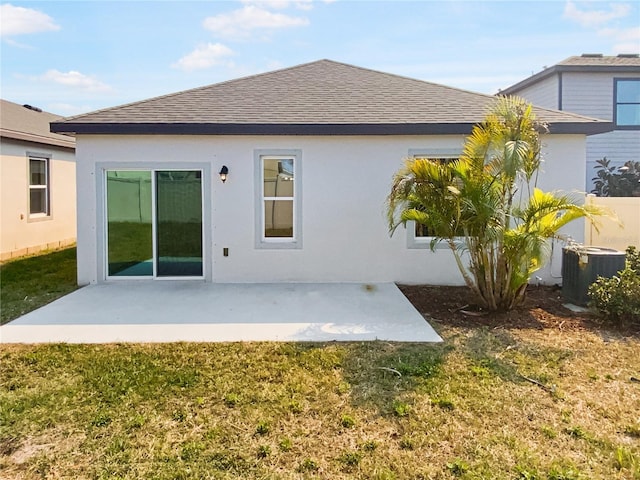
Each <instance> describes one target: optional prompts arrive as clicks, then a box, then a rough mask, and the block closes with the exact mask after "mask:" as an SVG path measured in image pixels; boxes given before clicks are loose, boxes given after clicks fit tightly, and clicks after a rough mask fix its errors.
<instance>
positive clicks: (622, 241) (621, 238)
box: [584, 195, 640, 251]
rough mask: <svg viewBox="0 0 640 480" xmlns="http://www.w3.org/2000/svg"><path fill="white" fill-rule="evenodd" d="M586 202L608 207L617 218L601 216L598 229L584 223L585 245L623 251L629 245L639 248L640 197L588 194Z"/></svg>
mask: <svg viewBox="0 0 640 480" xmlns="http://www.w3.org/2000/svg"><path fill="white" fill-rule="evenodd" d="M587 202H589V203H591V204H593V205H598V206H601V207H604V208H607V209H609V210H610V211H611V212H613V213H614V214H615V215H616V216H617V220H618V221H619V223H618V221H615V220H613V219H608V218H603V219H602V221H601V225H600V226H599V228H598V230H599V231H596V229H595V228H594V227H593V226H592V225H586V229H585V241H584V242H585V245H593V246H597V247H607V248H615V249H616V250H620V251H624V250H625V249H626V248H627V247H628V246H629V245H635V246H636V247H637V248H640V198H635V197H596V196H594V195H589V196H588V197H587Z"/></svg>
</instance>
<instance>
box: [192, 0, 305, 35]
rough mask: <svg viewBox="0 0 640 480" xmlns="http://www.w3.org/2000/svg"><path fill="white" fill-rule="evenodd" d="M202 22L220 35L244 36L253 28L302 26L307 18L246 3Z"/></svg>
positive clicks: (270, 28) (273, 28)
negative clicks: (274, 11)
mask: <svg viewBox="0 0 640 480" xmlns="http://www.w3.org/2000/svg"><path fill="white" fill-rule="evenodd" d="M203 24H204V27H205V28H206V29H207V30H211V31H212V32H213V33H215V34H216V35H218V36H220V37H225V38H246V37H248V36H249V35H251V33H252V32H253V31H255V30H259V31H263V32H265V31H269V30H276V29H279V28H289V27H302V26H305V25H308V24H309V20H307V19H306V18H303V17H292V16H289V15H285V14H283V13H273V12H269V11H267V10H264V9H262V8H260V7H256V6H254V5H247V6H245V7H243V8H241V9H240V10H234V11H233V12H229V13H221V14H220V15H215V16H213V17H207V18H205V20H204V23H203Z"/></svg>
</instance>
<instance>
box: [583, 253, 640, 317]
mask: <svg viewBox="0 0 640 480" xmlns="http://www.w3.org/2000/svg"><path fill="white" fill-rule="evenodd" d="M626 253H627V261H626V265H625V268H624V270H621V271H620V272H618V275H615V276H613V277H611V278H602V277H599V278H598V279H597V280H596V281H595V282H594V283H593V284H591V285H590V286H589V299H590V300H589V306H590V307H591V308H594V309H595V310H597V311H598V313H599V314H600V315H601V316H602V318H604V320H606V321H608V322H611V323H614V324H623V323H626V322H637V321H640V252H638V251H637V250H636V248H635V247H633V246H631V247H628V248H627V250H626Z"/></svg>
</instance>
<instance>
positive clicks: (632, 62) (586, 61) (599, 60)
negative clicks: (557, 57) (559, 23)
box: [558, 53, 640, 68]
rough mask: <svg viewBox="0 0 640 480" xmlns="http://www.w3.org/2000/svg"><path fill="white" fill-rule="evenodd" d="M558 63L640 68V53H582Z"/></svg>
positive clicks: (580, 65)
mask: <svg viewBox="0 0 640 480" xmlns="http://www.w3.org/2000/svg"><path fill="white" fill-rule="evenodd" d="M558 65H565V66H569V65H570V66H574V67H575V66H579V67H620V68H624V67H636V68H640V55H638V54H628V55H625V54H621V55H617V56H606V55H599V54H588V53H585V54H582V55H580V56H576V57H569V58H566V59H564V60H562V61H561V62H558Z"/></svg>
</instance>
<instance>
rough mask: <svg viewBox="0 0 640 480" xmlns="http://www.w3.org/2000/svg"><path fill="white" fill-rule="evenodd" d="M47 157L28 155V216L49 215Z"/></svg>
mask: <svg viewBox="0 0 640 480" xmlns="http://www.w3.org/2000/svg"><path fill="white" fill-rule="evenodd" d="M49 190H50V182H49V158H47V157H36V156H31V155H30V156H29V217H32V218H37V217H47V216H49V215H50V213H51V210H50V191H49Z"/></svg>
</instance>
